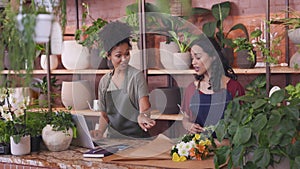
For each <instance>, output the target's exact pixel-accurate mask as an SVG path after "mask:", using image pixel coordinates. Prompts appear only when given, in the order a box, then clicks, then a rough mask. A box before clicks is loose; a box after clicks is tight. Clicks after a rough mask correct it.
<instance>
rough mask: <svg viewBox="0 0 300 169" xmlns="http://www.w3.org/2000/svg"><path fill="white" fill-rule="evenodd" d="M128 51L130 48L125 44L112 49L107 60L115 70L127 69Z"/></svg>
mask: <svg viewBox="0 0 300 169" xmlns="http://www.w3.org/2000/svg"><path fill="white" fill-rule="evenodd" d="M129 50H130V46H129V45H128V43H125V42H124V43H121V44H120V45H118V46H116V47H114V48H113V49H112V51H111V55H110V56H108V59H109V60H111V62H112V64H113V66H114V68H115V69H116V70H119V71H122V70H125V69H126V68H127V66H128V62H129V59H130V53H129Z"/></svg>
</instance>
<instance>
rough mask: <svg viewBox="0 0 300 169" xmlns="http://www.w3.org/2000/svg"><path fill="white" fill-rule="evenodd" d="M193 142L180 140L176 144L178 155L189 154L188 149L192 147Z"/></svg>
mask: <svg viewBox="0 0 300 169" xmlns="http://www.w3.org/2000/svg"><path fill="white" fill-rule="evenodd" d="M192 146H193V144H192V143H191V142H188V143H185V142H180V143H179V144H177V148H178V155H179V156H186V157H188V156H189V151H190V149H191V148H192Z"/></svg>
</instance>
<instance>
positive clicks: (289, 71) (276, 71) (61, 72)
mask: <svg viewBox="0 0 300 169" xmlns="http://www.w3.org/2000/svg"><path fill="white" fill-rule="evenodd" d="M233 70H234V72H235V73H236V74H241V75H242V74H265V73H266V68H265V67H260V68H253V69H239V68H233ZM110 71H111V70H109V69H99V70H97V69H84V70H66V69H56V70H51V74H53V75H72V74H79V75H85V74H86V75H91V74H97V75H104V74H106V73H108V72H110ZM22 72H24V73H25V71H21V72H20V73H22ZM8 73H11V74H14V72H12V71H8V70H3V71H1V74H8ZM32 73H33V74H35V75H43V74H47V71H46V70H34V71H33V72H32ZM194 73H195V71H194V69H189V70H168V69H155V70H154V69H149V70H148V75H169V74H170V75H192V74H194ZM270 73H271V74H300V69H294V68H290V67H271V72H270Z"/></svg>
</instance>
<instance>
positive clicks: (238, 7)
mask: <svg viewBox="0 0 300 169" xmlns="http://www.w3.org/2000/svg"><path fill="white" fill-rule="evenodd" d="M223 1H225V0H210V1H207V0H191V3H192V6H193V7H203V8H208V9H210V8H211V6H212V5H213V4H216V3H219V2H223ZM82 2H85V3H87V4H88V5H89V7H90V12H91V15H92V17H93V18H94V19H97V18H98V17H101V18H103V19H105V20H108V21H112V20H116V19H119V18H120V17H124V16H125V7H126V6H127V5H129V4H131V3H135V2H136V0H122V1H120V0H101V1H99V0H79V9H78V12H79V23H80V26H81V15H82V7H81V3H82ZM147 2H151V3H154V2H155V0H147ZM230 2H231V7H232V10H231V13H230V16H229V17H228V18H226V20H225V22H224V30H225V31H228V30H229V29H230V28H231V27H232V26H233V25H235V24H237V23H243V24H244V25H246V26H247V27H248V31H249V32H251V31H253V30H254V29H255V27H261V21H263V20H264V19H265V14H266V1H264V0H231V1H230ZM67 3H68V4H67V20H68V22H67V29H66V33H71V34H72V33H74V32H75V30H76V7H75V2H74V1H67ZM290 7H291V8H292V9H295V10H298V11H300V1H299V0H290ZM284 9H285V0H271V3H270V11H271V18H274V17H275V15H278V14H279V15H280V16H281V17H284V15H283V13H282V10H284ZM211 19H213V18H212V16H200V17H192V18H190V19H189V21H191V22H192V23H193V24H194V25H196V26H197V27H198V28H199V29H200V30H201V28H202V25H203V24H204V23H205V22H207V21H209V20H211ZM91 22H92V20H90V19H87V24H91ZM275 32H277V33H283V32H284V28H283V27H282V26H280V25H271V33H275ZM237 36H243V34H242V33H241V32H239V31H235V32H232V33H231V34H230V37H237ZM71 38H72V37H71ZM161 40H162V38H161V37H156V38H155V39H154V40H153V39H152V40H151V43H152V44H151V46H153V48H158V46H159V42H160V41H161ZM148 45H149V44H148ZM279 48H280V49H281V50H282V55H281V56H285V50H284V41H282V43H281V44H280V46H279ZM296 50H297V47H296V46H295V45H293V44H292V43H291V45H290V55H293V54H294V53H295V51H296ZM156 53H157V52H156ZM155 57H156V58H157V57H158V59H159V55H157V54H156V55H155ZM279 60H280V62H284V61H285V58H284V57H279ZM156 67H157V68H160V67H161V65H160V64H158V65H156ZM255 77H256V75H251V76H248V75H247V76H244V75H240V76H239V79H240V81H241V83H242V84H243V85H244V86H245V85H247V84H248V83H249V81H251V80H253V79H254V78H255ZM59 78H60V79H70V78H69V77H67V76H65V75H64V76H60V77H59ZM100 78H101V77H98V78H97V79H96V81H95V88H97V84H98V81H99V80H100ZM271 78H272V79H271V80H272V84H274V85H280V86H281V87H283V86H284V85H285V80H282V79H285V76H284V75H276V76H275V75H274V76H271ZM279 79H280V80H279ZM291 79H292V83H294V84H295V83H296V82H298V81H299V80H296V79H298V77H297V75H293V76H291ZM192 80H193V77H192V76H178V77H176V79H175V81H176V82H177V83H179V84H178V85H179V86H183V87H184V86H186V85H187V84H188V83H189V82H191V81H192ZM148 83H149V88H150V91H151V90H152V89H154V88H156V87H161V86H163V87H164V86H167V85H168V78H167V76H149V77H148ZM95 94H97V93H95Z"/></svg>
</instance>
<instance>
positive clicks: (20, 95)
mask: <svg viewBox="0 0 300 169" xmlns="http://www.w3.org/2000/svg"><path fill="white" fill-rule="evenodd" d="M9 89H10V90H13V93H12V94H11V95H10V96H9V102H10V104H11V105H12V106H13V107H18V105H19V104H20V103H23V102H24V101H25V103H26V106H28V105H30V104H31V103H32V102H33V100H35V99H36V98H37V96H36V95H35V93H34V92H33V90H32V89H31V88H30V87H15V88H9Z"/></svg>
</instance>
